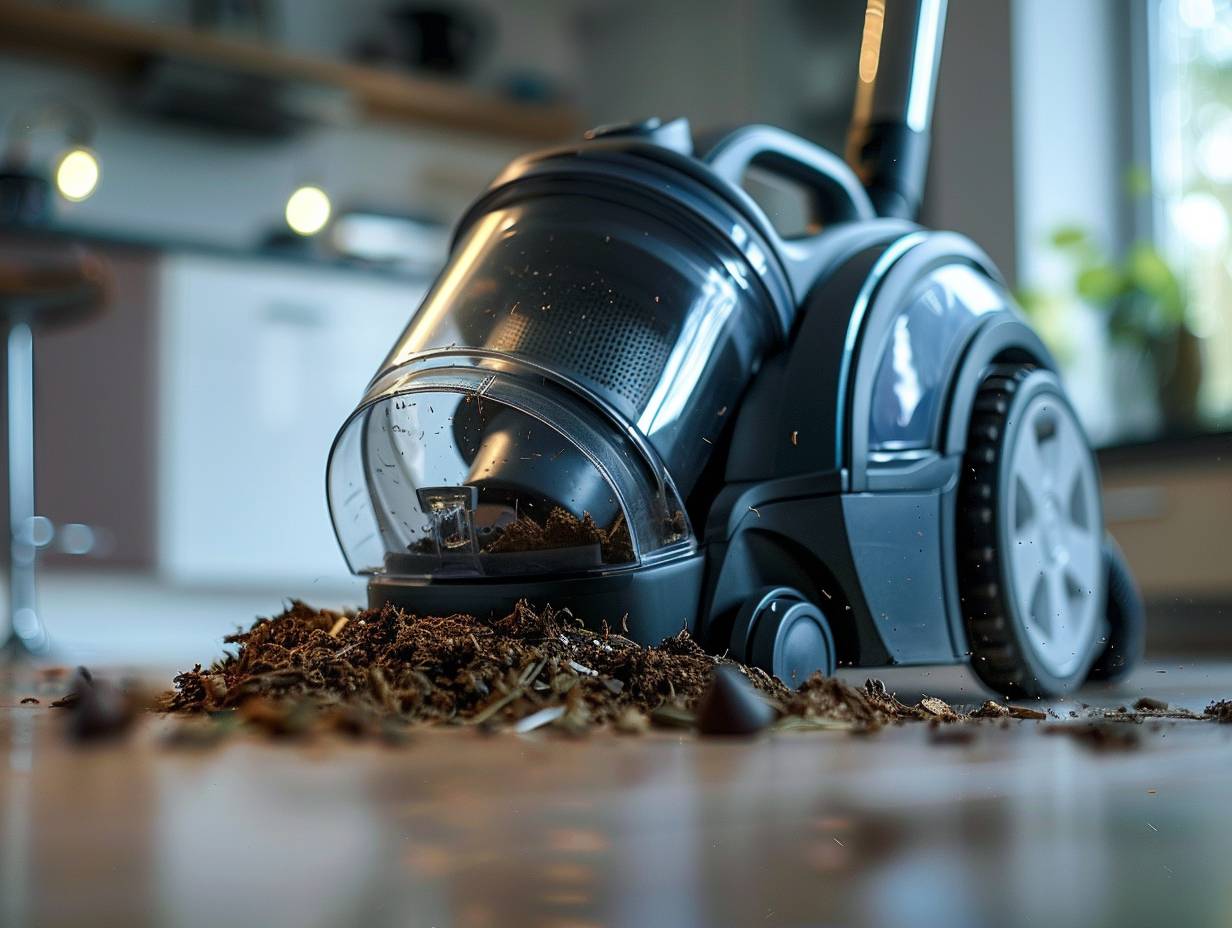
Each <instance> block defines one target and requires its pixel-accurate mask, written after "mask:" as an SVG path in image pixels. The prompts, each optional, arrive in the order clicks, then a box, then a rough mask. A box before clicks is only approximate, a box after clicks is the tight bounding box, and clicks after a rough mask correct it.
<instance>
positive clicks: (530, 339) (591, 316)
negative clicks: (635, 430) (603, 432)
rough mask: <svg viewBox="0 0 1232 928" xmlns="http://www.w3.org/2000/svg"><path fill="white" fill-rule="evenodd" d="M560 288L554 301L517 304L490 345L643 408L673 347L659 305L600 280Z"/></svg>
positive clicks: (498, 325) (497, 326)
mask: <svg viewBox="0 0 1232 928" xmlns="http://www.w3.org/2000/svg"><path fill="white" fill-rule="evenodd" d="M560 289H562V290H567V295H565V296H561V297H557V298H556V299H554V300H552V302H550V303H549V302H547V301H544V302H543V303H542V304H540V305H538V306H532V307H527V306H526V305H525V303H524V302H523V303H521V304H519V305H517V306H516V307H515V308H514V309H513V311H512V312H510V313H508V314H507V315H505V316H504V317H503V318H502V319H501V320H500V321H499V322H498V323H497V324H496V326H495V327H494V329H493V331H492V334H491V335H490V336H489V338H488V343H487V347H488V348H491V349H493V350H496V351H507V352H518V353H519V354H521V355H523V356H525V357H527V358H529V359H531V360H534V361H537V362H539V363H541V364H544V365H545V366H548V367H551V368H552V369H554V370H559V371H561V372H562V373H568V374H573V375H574V376H577V377H580V378H583V379H586V380H589V381H591V382H593V383H595V384H597V385H599V386H601V387H603V388H605V389H606V390H609V391H610V392H611V393H612V394H614V395H616V396H618V397H620V398H621V399H623V400H625V401H627V402H628V403H630V404H632V406H633V408H634V409H639V410H640V409H641V408H642V407H643V406H644V405H645V403H646V401H647V400H648V399H649V398H650V394H651V392H652V391H653V390H654V387H655V384H656V382H657V381H658V378H659V375H660V373H661V372H662V371H663V366H664V364H666V363H667V357H668V353H669V351H670V350H671V346H670V344H669V325H668V323H667V322H665V321H661V320H660V319H659V318H658V316H657V314H656V313H655V310H656V309H658V307H659V304H656V303H653V302H650V301H644V300H641V299H638V298H635V297H631V296H628V295H626V294H625V293H623V292H621V291H617V290H612V289H609V288H607V287H601V286H599V285H597V284H578V285H576V286H568V287H561V288H560ZM647 303H649V306H648V305H647Z"/></svg>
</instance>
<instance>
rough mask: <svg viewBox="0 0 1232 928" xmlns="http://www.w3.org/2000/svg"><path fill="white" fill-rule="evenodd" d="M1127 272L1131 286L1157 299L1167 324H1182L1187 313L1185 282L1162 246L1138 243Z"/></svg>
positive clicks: (1160, 313) (1132, 253) (1128, 258)
mask: <svg viewBox="0 0 1232 928" xmlns="http://www.w3.org/2000/svg"><path fill="white" fill-rule="evenodd" d="M1125 272H1126V276H1127V277H1128V279H1129V283H1130V285H1131V286H1133V287H1136V288H1137V289H1139V290H1141V291H1142V292H1143V293H1145V294H1147V295H1148V296H1150V297H1151V298H1152V299H1153V300H1154V301H1155V302H1156V304H1157V307H1158V315H1159V317H1160V321H1161V323H1162V324H1163V325H1164V326H1167V327H1172V326H1176V325H1179V324H1180V322H1181V319H1182V317H1183V316H1184V314H1185V301H1184V296H1183V291H1182V290H1181V283H1180V280H1179V279H1178V277H1177V275H1176V273H1175V272H1174V271H1173V270H1172V268H1171V266H1170V265H1169V264H1168V262H1167V260H1166V259H1165V258H1164V256H1163V255H1162V254H1160V253H1159V251H1158V249H1156V248H1155V247H1154V246H1152V245H1150V244H1148V243H1145V242H1140V243H1138V244H1137V245H1134V246H1133V247H1132V248H1131V249H1130V250H1129V255H1128V257H1127V258H1126V259H1125Z"/></svg>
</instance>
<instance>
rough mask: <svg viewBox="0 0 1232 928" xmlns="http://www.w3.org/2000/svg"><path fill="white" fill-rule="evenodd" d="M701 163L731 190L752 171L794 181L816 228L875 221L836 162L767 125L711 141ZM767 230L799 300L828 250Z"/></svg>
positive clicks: (854, 181) (817, 240)
mask: <svg viewBox="0 0 1232 928" xmlns="http://www.w3.org/2000/svg"><path fill="white" fill-rule="evenodd" d="M702 160H703V161H705V162H706V164H707V165H708V166H709V168H710V170H712V171H713V172H714V173H715V174H717V175H718V176H719V177H721V178H723V180H725V181H727V182H728V183H729V184H731V185H732V186H734V187H737V188H739V187H740V186H741V181H742V180H743V179H744V175H745V172H747V171H748V169H749V168H750V167H754V166H756V167H758V168H761V169H762V170H765V171H768V172H769V173H771V174H776V175H778V176H779V177H783V178H786V179H788V180H791V181H794V182H795V183H797V184H799V185H801V186H802V187H804V188H805V189H806V190H808V191H809V192H810V193H812V195H813V210H814V214H815V215H814V218H815V219H816V220H818V222H819V224H820V225H821V226H822V228H830V227H833V226H835V225H838V224H840V223H848V222H864V221H867V220H870V219H875V218H876V216H877V213H876V211H875V210H874V209H873V204H872V201H871V200H870V199H869V197H868V194H867V193H866V192H865V190H864V186H863V185H862V184H861V183H860V179H859V178H858V177H857V176H856V174H855V172H854V171H852V169H851V168H850V167H848V166H847V164H846V163H845V162H844V161H843V160H842V159H841V158H839V157H838V156H837V155H833V154H831V153H830V152H828V151H826V150H825V149H824V148H819V147H818V146H816V145H814V144H812V143H811V142H807V141H805V140H804V139H802V138H800V137H799V136H798V135H792V134H791V133H790V132H784V131H783V130H782V129H776V128H774V127H773V126H762V125H753V126H744V127H743V128H740V129H736V130H735V131H733V132H730V133H728V134H727V135H725V136H723V137H722V138H720V139H719V140H718V141H717V142H715V143H714V144H713V145H712V146H711V147H710V149H709V151H708V152H707V153H706V154H705V156H704V157H703V159H702ZM769 231H770V234H771V235H772V237H773V239H774V245H775V247H776V249H777V250H778V252H779V254H780V255H781V256H782V257H783V262H784V264H785V266H786V271H787V275H788V277H789V278H790V280H791V285H792V288H793V290H795V295H796V298H797V300H800V299H803V297H804V295H805V294H806V293H807V292H808V290H809V289H810V288H811V287H812V284H813V282H814V281H815V280H816V278H817V274H818V273H819V271H820V269H821V268H822V267H823V266H824V265H825V264H826V257H827V255H828V254H829V252H830V250H831V249H830V248H829V247H827V246H828V244H829V237H828V236H823V235H821V234H812V235H805V236H799V237H793V238H784V237H782V236H780V235H779V234H778V233H777V231H775V230H774V229H773V227H771V228H770V230H769ZM823 243H824V244H823Z"/></svg>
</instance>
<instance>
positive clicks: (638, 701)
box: [162, 602, 791, 730]
mask: <svg viewBox="0 0 1232 928" xmlns="http://www.w3.org/2000/svg"><path fill="white" fill-rule="evenodd" d="M226 641H227V643H229V644H233V645H237V646H238V647H237V648H236V649H235V651H234V653H229V654H228V656H227V657H226V659H224V660H222V661H220V662H218V663H216V664H214V665H213V666H212V667H210V668H209V669H202V668H201V667H200V666H198V667H196V668H194V669H193V670H190V671H188V672H186V673H182V674H180V675H179V676H177V677H176V678H175V681H174V685H175V689H174V691H173V692H171V693H169V694H167V696H166V697H165V698H164V700H163V703H162V707H163V708H165V709H168V710H171V711H181V712H183V711H188V712H194V711H196V712H212V711H217V710H225V709H231V708H236V707H241V706H248V704H249V703H252V702H254V701H260V702H261V703H265V704H268V703H269V702H271V701H281V702H292V703H295V704H297V705H302V704H304V703H311V704H312V705H313V706H314V707H315V708H317V709H331V708H344V707H345V708H346V709H348V710H350V711H357V712H361V713H371V714H373V715H376V716H381V717H389V718H395V719H398V720H401V721H405V722H449V721H458V722H472V723H490V724H494V725H500V724H516V723H517V722H520V721H522V720H525V719H527V718H529V717H531V716H533V715H535V714H536V713H540V712H542V711H543V710H551V711H549V712H547V713H545V714H544V715H542V716H540V718H543V719H546V720H547V721H550V722H552V723H555V724H557V725H558V726H561V727H565V728H569V727H576V728H580V727H585V726H590V725H594V724H601V723H609V722H610V723H620V725H623V726H625V727H627V728H629V729H631V730H632V729H635V728H637V727H638V725H639V722H638V720H637V716H638V715H644V716H647V717H649V716H650V715H652V714H653V713H655V712H656V711H658V710H660V709H662V708H664V707H678V708H680V709H682V710H690V709H691V708H692V707H693V706H694V704H695V703H696V701H697V700H698V699H699V698H700V696H701V695H702V693H703V692H704V691H705V689H706V687H707V686H708V685H709V682H710V678H711V675H712V673H713V670H714V668H715V666H716V665H718V664H720V663H730V662H726V661H724V660H723V659H721V658H716V657H712V656H710V655H708V654H706V653H705V652H704V651H703V650H702V649H701V648H700V647H699V646H698V645H697V643H696V642H694V641H693V640H692V639H691V638H690V637H689V636H688V634H687V633H685V632H681V633H680V634H678V635H676V636H674V637H672V638H668V639H666V640H665V641H664V642H663V643H662V644H661V645H659V646H658V647H642V646H640V645H638V644H636V643H635V642H633V641H631V640H629V639H628V638H626V637H624V636H623V635H621V634H618V633H616V632H614V631H604V632H595V631H592V630H588V629H586V628H584V627H583V626H582V625H581V624H580V623H579V622H578V621H577V620H576V619H574V618H573V617H572V616H571V615H570V614H569V613H567V612H557V611H554V610H552V609H550V608H545V609H543V610H540V611H536V610H534V609H532V608H530V607H529V606H527V605H525V604H519V605H518V607H517V608H516V609H515V610H514V611H513V612H512V613H511V614H509V615H507V616H505V617H503V618H499V619H495V620H484V619H478V618H474V617H471V616H466V615H453V616H446V617H421V616H415V615H411V614H408V613H406V612H402V611H400V610H398V609H395V608H393V607H390V606H387V607H385V608H384V609H382V610H379V611H377V610H373V611H367V612H360V613H356V614H344V613H339V612H332V611H328V610H324V611H319V610H314V609H312V608H310V607H308V606H306V605H305V604H303V603H301V602H295V603H293V604H292V605H291V607H290V608H289V609H288V610H287V611H286V612H284V613H283V614H282V615H280V616H277V617H275V618H272V619H262V620H260V621H258V622H257V623H256V624H255V625H253V626H252V628H251V629H249V630H248V631H246V632H240V633H238V634H235V635H231V636H229V637H228V638H227V639H226ZM732 666H736V667H738V670H739V672H740V673H741V674H742V675H744V677H745V678H746V679H748V681H749V682H750V683H751V684H752V686H753V687H755V688H756V689H757V690H758V691H760V692H761V693H762V694H763V696H764V697H765V698H767V699H768V700H770V701H771V702H772V703H773V704H775V705H779V704H782V703H783V702H785V701H787V700H788V699H789V698H790V696H791V694H790V692H789V691H788V690H787V688H786V687H785V686H783V684H782V683H780V682H779V681H778V680H775V679H774V678H773V677H771V676H769V675H768V674H766V673H763V672H762V671H760V670H757V669H755V668H749V667H743V666H738V665H734V664H733V665H732ZM247 711H248V712H249V713H252V712H254V711H256V710H253V709H252V708H251V707H249V708H248V710H247ZM545 724H546V722H545Z"/></svg>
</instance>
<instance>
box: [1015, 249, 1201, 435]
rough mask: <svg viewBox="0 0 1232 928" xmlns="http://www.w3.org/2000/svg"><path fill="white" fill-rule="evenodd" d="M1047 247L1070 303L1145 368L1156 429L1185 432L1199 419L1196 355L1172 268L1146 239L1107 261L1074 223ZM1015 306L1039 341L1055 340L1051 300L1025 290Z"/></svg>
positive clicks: (1198, 359)
mask: <svg viewBox="0 0 1232 928" xmlns="http://www.w3.org/2000/svg"><path fill="white" fill-rule="evenodd" d="M1049 243H1050V245H1051V247H1052V248H1053V249H1055V250H1056V251H1057V252H1058V253H1059V254H1060V255H1062V256H1063V257H1064V258H1065V259H1066V264H1067V266H1068V268H1069V270H1070V275H1069V287H1070V290H1071V293H1070V294H1069V297H1070V299H1071V300H1072V299H1075V298H1076V299H1079V300H1081V301H1082V302H1083V303H1085V304H1086V305H1088V306H1090V307H1091V308H1093V309H1095V310H1097V311H1099V312H1100V313H1101V314H1102V315H1103V317H1104V320H1105V324H1106V327H1107V331H1108V337H1109V339H1110V341H1111V342H1112V344H1113V345H1114V346H1117V347H1119V348H1122V349H1123V350H1125V351H1126V352H1127V353H1129V354H1130V355H1131V356H1133V357H1135V358H1138V359H1141V360H1142V361H1145V362H1146V364H1147V365H1148V369H1149V370H1150V371H1151V374H1152V375H1153V377H1154V382H1155V383H1154V387H1155V393H1156V396H1157V398H1158V402H1159V410H1160V413H1161V415H1162V416H1163V420H1164V430H1165V431H1169V432H1173V431H1189V430H1192V429H1193V428H1194V427H1195V426H1196V425H1197V424H1198V418H1199V412H1198V392H1199V388H1200V386H1201V383H1202V352H1201V342H1200V340H1199V339H1198V338H1197V337H1196V336H1195V335H1194V334H1193V332H1191V331H1190V329H1189V327H1188V326H1187V325H1186V322H1185V318H1186V293H1185V289H1184V287H1183V286H1182V284H1181V281H1180V276H1179V274H1178V273H1177V272H1176V270H1175V269H1174V268H1173V267H1172V266H1171V265H1170V264H1169V262H1168V260H1167V259H1166V258H1165V257H1164V256H1163V255H1162V254H1161V253H1160V251H1159V250H1158V249H1157V248H1156V247H1155V246H1154V245H1152V244H1150V243H1148V242H1137V243H1135V244H1133V245H1132V246H1130V248H1129V249H1128V250H1127V251H1126V252H1125V254H1124V256H1122V257H1120V258H1119V259H1118V258H1116V257H1113V256H1112V255H1110V254H1109V253H1108V251H1107V249H1105V248H1104V247H1102V245H1101V244H1100V243H1099V242H1098V241H1097V240H1096V239H1095V237H1094V236H1092V235H1091V234H1090V233H1089V232H1088V231H1087V230H1085V229H1083V228H1081V227H1080V226H1073V225H1067V226H1062V227H1059V228H1057V229H1056V230H1054V231H1053V233H1052V235H1051V236H1050V237H1049ZM1020 301H1021V302H1022V305H1023V308H1024V309H1025V310H1026V311H1027V312H1028V313H1029V314H1031V315H1032V316H1033V317H1036V318H1037V322H1038V324H1039V326H1040V328H1041V330H1042V331H1043V333H1044V335H1045V337H1046V338H1047V337H1049V335H1053V336H1054V338H1052V339H1051V340H1052V341H1054V342H1055V341H1056V340H1057V339H1056V337H1055V336H1056V335H1058V334H1059V333H1058V331H1057V329H1058V324H1057V318H1056V315H1055V313H1050V310H1051V309H1055V306H1056V303H1057V297H1056V296H1055V295H1053V296H1049V295H1047V294H1044V293H1041V292H1039V291H1025V292H1023V293H1021V294H1020ZM1060 353H1061V354H1062V355H1064V354H1066V351H1065V350H1064V349H1062V350H1061V352H1060Z"/></svg>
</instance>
